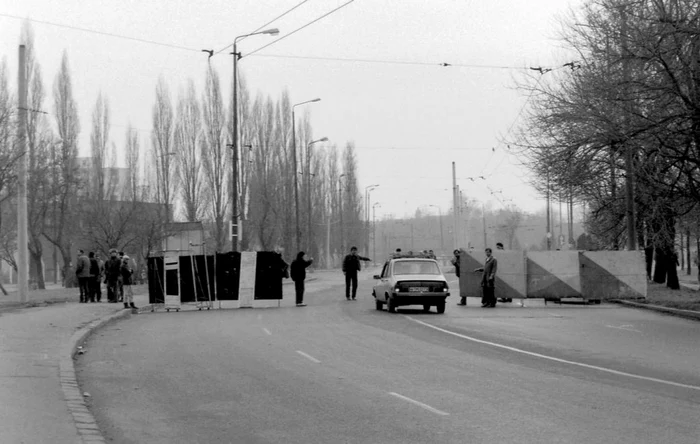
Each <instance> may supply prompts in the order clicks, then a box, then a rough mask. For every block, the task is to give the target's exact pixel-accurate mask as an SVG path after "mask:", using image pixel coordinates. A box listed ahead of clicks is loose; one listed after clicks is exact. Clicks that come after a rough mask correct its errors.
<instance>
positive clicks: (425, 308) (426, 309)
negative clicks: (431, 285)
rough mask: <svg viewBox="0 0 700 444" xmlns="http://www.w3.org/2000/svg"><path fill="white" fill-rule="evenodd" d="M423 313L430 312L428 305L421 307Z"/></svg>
mask: <svg viewBox="0 0 700 444" xmlns="http://www.w3.org/2000/svg"><path fill="white" fill-rule="evenodd" d="M423 311H424V312H426V313H427V312H429V311H430V305H428V304H425V305H423Z"/></svg>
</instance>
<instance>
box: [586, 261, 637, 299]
mask: <svg viewBox="0 0 700 444" xmlns="http://www.w3.org/2000/svg"><path fill="white" fill-rule="evenodd" d="M579 263H580V274H581V293H582V296H583V298H585V299H619V298H629V297H636V298H646V296H647V276H646V270H645V259H644V252H643V251H582V252H580V255H579Z"/></svg>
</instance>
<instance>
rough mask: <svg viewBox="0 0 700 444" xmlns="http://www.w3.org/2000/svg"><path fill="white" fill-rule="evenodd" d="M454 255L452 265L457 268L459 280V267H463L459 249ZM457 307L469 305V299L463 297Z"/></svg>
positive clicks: (456, 272)
mask: <svg viewBox="0 0 700 444" xmlns="http://www.w3.org/2000/svg"><path fill="white" fill-rule="evenodd" d="M452 254H454V257H453V258H452V260H450V263H451V264H452V265H453V266H454V267H455V275H457V277H458V278H459V267H460V266H461V263H460V258H459V255H460V252H459V250H458V249H455V251H453V252H452ZM458 285H459V284H458ZM457 305H467V298H466V297H465V296H462V297H461V298H460V299H459V302H458V303H457Z"/></svg>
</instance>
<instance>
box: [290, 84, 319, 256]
mask: <svg viewBox="0 0 700 444" xmlns="http://www.w3.org/2000/svg"><path fill="white" fill-rule="evenodd" d="M320 101H321V99H319V98H316V99H312V100H307V101H305V102H299V103H297V104H294V105H292V156H294V170H293V172H294V209H295V212H296V216H295V219H296V227H295V228H296V245H297V251H301V250H300V248H301V246H300V244H301V225H300V224H299V179H298V178H297V176H298V175H299V170H298V168H297V136H296V126H297V124H296V117H295V115H294V108H296V107H297V106H299V105H304V104H306V103H312V102H320Z"/></svg>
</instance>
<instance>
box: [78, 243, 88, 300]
mask: <svg viewBox="0 0 700 444" xmlns="http://www.w3.org/2000/svg"><path fill="white" fill-rule="evenodd" d="M75 277H77V278H78V285H79V286H80V302H81V303H84V302H87V301H88V299H89V298H90V259H88V257H87V256H85V251H83V250H78V261H77V262H76V263H75Z"/></svg>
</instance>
